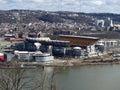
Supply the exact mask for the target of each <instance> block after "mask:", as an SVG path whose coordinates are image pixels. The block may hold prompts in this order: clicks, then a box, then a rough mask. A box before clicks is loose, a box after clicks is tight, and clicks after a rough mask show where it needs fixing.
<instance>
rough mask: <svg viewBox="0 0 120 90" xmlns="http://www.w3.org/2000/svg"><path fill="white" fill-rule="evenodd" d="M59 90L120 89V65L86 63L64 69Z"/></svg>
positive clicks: (60, 74) (58, 80)
mask: <svg viewBox="0 0 120 90" xmlns="http://www.w3.org/2000/svg"><path fill="white" fill-rule="evenodd" d="M56 82H57V90H120V65H88V66H87V65H86V66H79V67H69V68H65V70H64V69H63V71H60V72H59V73H58V74H57V77H56Z"/></svg>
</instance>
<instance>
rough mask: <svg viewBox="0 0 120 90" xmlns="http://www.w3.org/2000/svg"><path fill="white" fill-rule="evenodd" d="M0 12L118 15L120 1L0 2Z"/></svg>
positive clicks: (16, 0)
mask: <svg viewBox="0 0 120 90" xmlns="http://www.w3.org/2000/svg"><path fill="white" fill-rule="evenodd" d="M0 9H1V10H10V9H29V10H46V11H74V12H87V13H90V12H99V13H104V12H106V13H119V14H120V0H0Z"/></svg>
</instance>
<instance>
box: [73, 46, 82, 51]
mask: <svg viewBox="0 0 120 90" xmlns="http://www.w3.org/2000/svg"><path fill="white" fill-rule="evenodd" d="M73 49H78V50H80V49H81V47H74V48H73Z"/></svg>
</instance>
